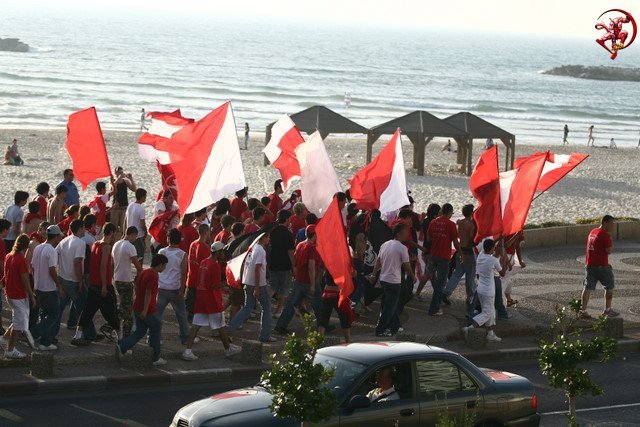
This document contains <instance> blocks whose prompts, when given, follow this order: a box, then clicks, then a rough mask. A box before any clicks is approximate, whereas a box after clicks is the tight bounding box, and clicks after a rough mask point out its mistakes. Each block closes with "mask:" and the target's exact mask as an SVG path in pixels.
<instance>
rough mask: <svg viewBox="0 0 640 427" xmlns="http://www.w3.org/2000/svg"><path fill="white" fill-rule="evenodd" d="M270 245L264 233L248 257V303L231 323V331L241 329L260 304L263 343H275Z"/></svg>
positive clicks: (246, 297)
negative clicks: (269, 256)
mask: <svg viewBox="0 0 640 427" xmlns="http://www.w3.org/2000/svg"><path fill="white" fill-rule="evenodd" d="M268 244H269V233H264V234H262V235H261V237H260V240H258V243H257V244H256V245H254V246H253V247H252V248H251V252H249V254H248V255H247V258H246V259H245V261H244V271H243V277H242V283H243V284H244V285H245V286H244V293H245V299H246V303H245V305H244V307H242V309H240V311H238V313H237V314H236V315H235V317H234V318H233V319H231V321H230V322H229V330H231V331H234V330H236V329H238V328H240V326H242V324H243V323H244V321H245V320H247V319H248V318H249V316H250V315H251V312H252V311H253V310H254V309H255V308H256V307H257V305H258V304H260V307H261V308H262V317H261V319H260V324H261V328H260V337H259V338H260V341H262V342H273V341H275V339H273V337H272V336H271V295H270V292H269V287H268V286H267V252H266V251H265V249H264V248H265V247H266V246H267V245H268Z"/></svg>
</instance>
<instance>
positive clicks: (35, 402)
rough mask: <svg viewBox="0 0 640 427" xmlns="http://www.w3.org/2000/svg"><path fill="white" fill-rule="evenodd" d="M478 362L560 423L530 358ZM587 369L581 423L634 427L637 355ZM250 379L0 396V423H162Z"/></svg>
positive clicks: (639, 395) (555, 401) (637, 421)
mask: <svg viewBox="0 0 640 427" xmlns="http://www.w3.org/2000/svg"><path fill="white" fill-rule="evenodd" d="M483 365H484V366H487V367H490V368H494V369H502V370H505V371H509V372H513V373H517V374H520V375H523V376H525V377H527V378H529V379H530V380H531V381H533V383H534V384H535V386H536V388H537V390H538V399H539V409H540V412H541V413H542V414H543V423H542V425H543V426H563V425H566V419H565V417H564V414H563V411H564V410H565V408H566V405H565V398H564V396H563V395H562V394H561V393H559V392H557V391H556V390H553V389H550V388H549V387H548V385H547V383H546V381H545V378H544V377H543V376H542V375H541V374H540V373H539V369H538V365H537V363H536V362H535V361H521V362H509V363H500V364H492V363H488V364H483ZM589 369H590V370H591V372H592V376H593V378H594V379H595V380H596V382H597V383H598V384H600V385H601V386H602V387H603V388H604V390H605V394H604V396H600V397H595V398H594V397H590V398H585V399H581V400H580V401H579V403H578V408H579V409H580V413H579V416H580V421H581V423H583V424H582V425H587V424H588V425H603V424H606V425H607V426H640V388H639V387H638V386H637V385H638V384H640V355H633V356H630V357H626V358H618V359H616V360H614V361H612V362H609V363H607V364H593V365H590V366H589ZM253 382H254V381H245V382H244V383H238V382H235V383H218V384H215V385H213V386H202V385H198V386H185V387H174V388H149V389H134V390H128V391H122V392H113V393H99V394H98V393H94V394H91V393H82V394H77V393H73V392H71V393H68V394H64V395H61V394H59V395H56V396H35V397H20V398H16V399H5V400H0V426H14V425H15V426H51V427H56V426H61V427H72V426H91V427H102V426H105V427H112V426H131V427H143V426H154V427H155V426H167V425H169V423H170V421H171V419H172V417H173V415H174V413H175V411H176V410H177V409H178V408H180V407H181V406H183V405H184V404H186V403H188V402H191V401H193V400H196V399H200V398H204V397H207V396H211V395H212V394H215V393H219V392H222V391H225V390H229V389H232V388H237V387H243V386H246V385H250V384H252V383H253Z"/></svg>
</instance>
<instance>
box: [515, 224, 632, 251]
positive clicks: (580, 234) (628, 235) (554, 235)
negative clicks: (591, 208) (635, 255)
mask: <svg viewBox="0 0 640 427" xmlns="http://www.w3.org/2000/svg"><path fill="white" fill-rule="evenodd" d="M596 227H597V225H593V224H588V225H569V226H564V227H549V228H536V229H532V230H525V231H524V236H525V240H526V245H527V247H528V248H538V247H542V246H562V245H580V244H586V242H587V236H588V235H589V232H590V231H591V230H593V229H594V228H596ZM612 237H613V238H614V240H633V239H640V221H633V222H619V223H617V224H616V229H615V230H614V232H613V236H612Z"/></svg>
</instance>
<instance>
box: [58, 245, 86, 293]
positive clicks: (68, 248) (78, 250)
mask: <svg viewBox="0 0 640 427" xmlns="http://www.w3.org/2000/svg"><path fill="white" fill-rule="evenodd" d="M86 251H87V245H86V243H85V242H84V240H82V239H81V238H80V237H78V236H73V235H72V236H67V237H65V238H64V239H62V241H61V242H60V243H58V246H57V247H56V252H57V253H58V262H59V267H60V270H59V271H58V275H59V276H60V277H61V278H63V279H64V280H69V281H71V282H79V281H80V278H79V277H77V276H76V270H75V267H74V265H73V264H74V262H75V260H76V258H81V259H83V260H84V257H85V255H86Z"/></svg>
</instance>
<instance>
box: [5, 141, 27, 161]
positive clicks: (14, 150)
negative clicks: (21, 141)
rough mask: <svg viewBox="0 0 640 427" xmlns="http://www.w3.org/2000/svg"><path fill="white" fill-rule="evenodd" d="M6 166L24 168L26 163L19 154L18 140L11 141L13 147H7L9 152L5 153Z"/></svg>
mask: <svg viewBox="0 0 640 427" xmlns="http://www.w3.org/2000/svg"><path fill="white" fill-rule="evenodd" d="M4 164H5V165H11V166H22V165H23V164H24V161H23V160H22V158H21V157H20V153H18V140H17V139H14V140H13V141H11V145H9V146H8V147H7V151H6V152H5V153H4Z"/></svg>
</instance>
